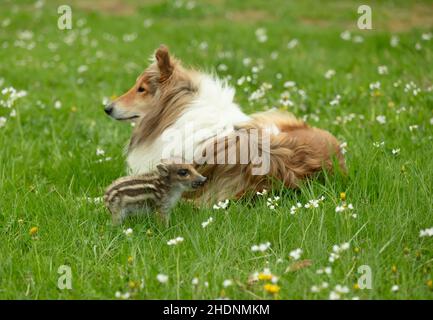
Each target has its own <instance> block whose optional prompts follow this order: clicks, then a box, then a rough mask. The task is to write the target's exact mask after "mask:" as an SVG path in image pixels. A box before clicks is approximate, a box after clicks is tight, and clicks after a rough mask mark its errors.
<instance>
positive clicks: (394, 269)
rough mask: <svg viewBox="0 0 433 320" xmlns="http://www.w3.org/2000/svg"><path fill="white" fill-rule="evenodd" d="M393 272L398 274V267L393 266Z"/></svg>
mask: <svg viewBox="0 0 433 320" xmlns="http://www.w3.org/2000/svg"><path fill="white" fill-rule="evenodd" d="M391 271H392V272H393V273H396V272H397V266H395V265H393V266H392V267H391Z"/></svg>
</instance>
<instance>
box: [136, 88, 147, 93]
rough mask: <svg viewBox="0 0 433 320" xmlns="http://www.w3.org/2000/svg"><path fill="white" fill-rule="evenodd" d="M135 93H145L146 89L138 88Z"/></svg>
mask: <svg viewBox="0 0 433 320" xmlns="http://www.w3.org/2000/svg"><path fill="white" fill-rule="evenodd" d="M137 91H138V92H144V91H146V89H145V88H143V87H138V89H137Z"/></svg>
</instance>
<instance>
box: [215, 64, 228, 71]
mask: <svg viewBox="0 0 433 320" xmlns="http://www.w3.org/2000/svg"><path fill="white" fill-rule="evenodd" d="M217 69H218V70H219V71H227V70H228V69H229V67H227V65H226V64H224V63H221V64H219V65H218V67H217Z"/></svg>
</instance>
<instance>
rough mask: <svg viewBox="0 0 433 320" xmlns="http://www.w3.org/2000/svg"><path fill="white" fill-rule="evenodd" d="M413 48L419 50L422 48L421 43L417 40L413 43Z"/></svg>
mask: <svg viewBox="0 0 433 320" xmlns="http://www.w3.org/2000/svg"><path fill="white" fill-rule="evenodd" d="M415 49H416V50H418V51H419V50H421V49H422V45H421V43H419V42H417V43H415Z"/></svg>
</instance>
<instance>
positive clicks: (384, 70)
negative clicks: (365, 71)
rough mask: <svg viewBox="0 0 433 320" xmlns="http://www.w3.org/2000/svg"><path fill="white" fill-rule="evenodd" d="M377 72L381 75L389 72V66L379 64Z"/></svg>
mask: <svg viewBox="0 0 433 320" xmlns="http://www.w3.org/2000/svg"><path fill="white" fill-rule="evenodd" d="M377 72H378V73H379V74H381V75H384V74H388V67H387V66H378V67H377Z"/></svg>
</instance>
